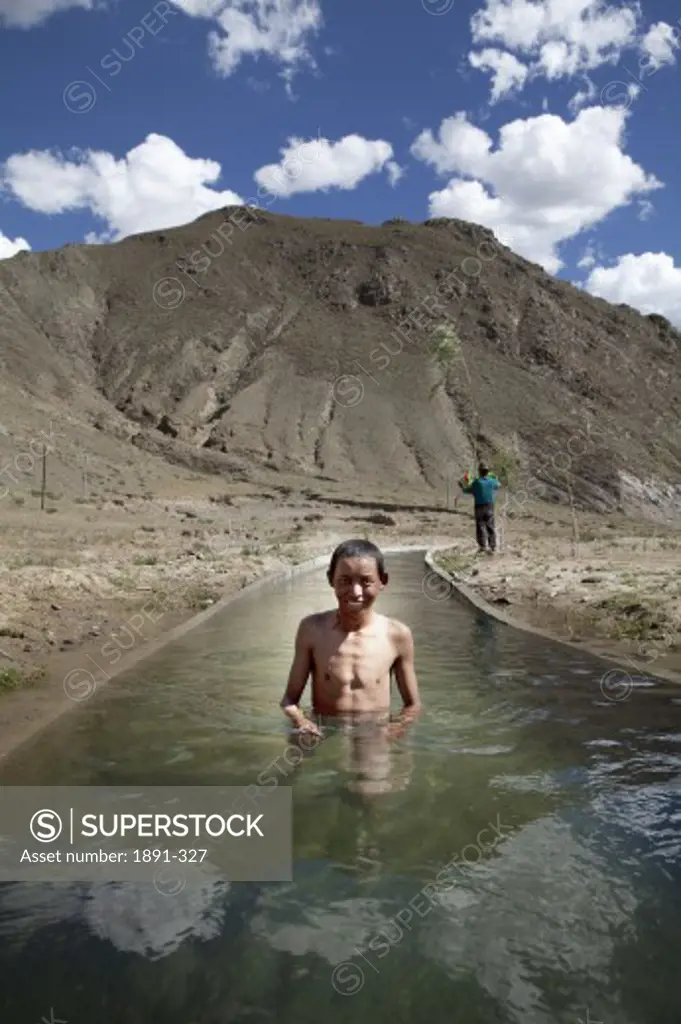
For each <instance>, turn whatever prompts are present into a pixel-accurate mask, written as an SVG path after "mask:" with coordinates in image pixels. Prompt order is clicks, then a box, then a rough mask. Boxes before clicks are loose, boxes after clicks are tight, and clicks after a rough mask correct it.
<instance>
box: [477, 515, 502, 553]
mask: <svg viewBox="0 0 681 1024" xmlns="http://www.w3.org/2000/svg"><path fill="white" fill-rule="evenodd" d="M475 539H476V540H477V542H478V547H479V548H480V550H481V551H484V550H485V548H486V547H487V544H488V543H489V549H490V551H495V550H496V546H497V535H496V530H495V528H494V505H476V506H475Z"/></svg>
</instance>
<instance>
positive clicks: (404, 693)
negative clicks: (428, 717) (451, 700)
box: [393, 623, 421, 725]
mask: <svg viewBox="0 0 681 1024" xmlns="http://www.w3.org/2000/svg"><path fill="white" fill-rule="evenodd" d="M396 646H397V658H396V659H395V662H394V664H393V668H394V671H395V681H396V683H397V688H398V690H399V691H400V696H401V698H402V703H403V705H404V707H403V708H402V711H401V713H400V715H399V718H398V722H401V723H403V724H404V725H407V724H408V723H409V722H411V721H412V720H413V719H414V718H416V716H417V715H418V714H420V712H421V697H420V694H419V684H418V681H417V679H416V667H415V665H414V638H413V636H412V633H411V630H410V629H409V627H408V626H405V625H404V624H403V623H399V627H398V631H397V636H396Z"/></svg>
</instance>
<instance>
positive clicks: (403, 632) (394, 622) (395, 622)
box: [385, 617, 411, 640]
mask: <svg viewBox="0 0 681 1024" xmlns="http://www.w3.org/2000/svg"><path fill="white" fill-rule="evenodd" d="M385 621H386V626H387V629H388V630H389V632H390V635H391V636H392V638H393V640H405V639H407V638H408V637H411V629H410V628H409V626H408V625H407V624H406V622H402V621H401V620H400V619H389V618H387V617H386V619H385Z"/></svg>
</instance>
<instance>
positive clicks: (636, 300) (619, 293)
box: [584, 252, 681, 328]
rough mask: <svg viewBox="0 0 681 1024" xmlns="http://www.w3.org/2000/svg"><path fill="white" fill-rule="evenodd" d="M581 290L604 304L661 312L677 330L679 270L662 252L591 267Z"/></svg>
mask: <svg viewBox="0 0 681 1024" xmlns="http://www.w3.org/2000/svg"><path fill="white" fill-rule="evenodd" d="M584 287H585V288H586V290H587V291H588V292H591V294H592V295H598V296H599V297H600V298H602V299H607V300H608V302H618V303H619V302H626V303H627V305H628V306H633V307H634V308H635V309H640V311H641V312H642V313H661V314H662V316H666V317H667V319H668V320H669V321H671V323H673V324H674V325H675V326H676V327H678V328H681V267H677V266H676V265H675V263H674V260H673V258H672V257H671V256H668V255H667V253H665V252H644V253H641V254H640V255H638V256H637V255H634V253H627V254H626V256H620V257H619V259H618V261H617V263H616V265H615V266H614V267H603V266H598V267H594V268H593V269H592V271H591V273H590V274H589V276H588V278H587V280H586V282H585V284H584Z"/></svg>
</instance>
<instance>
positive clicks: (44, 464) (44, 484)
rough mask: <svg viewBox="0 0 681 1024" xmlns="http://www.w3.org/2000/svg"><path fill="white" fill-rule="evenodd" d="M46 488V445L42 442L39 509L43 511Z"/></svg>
mask: <svg viewBox="0 0 681 1024" xmlns="http://www.w3.org/2000/svg"><path fill="white" fill-rule="evenodd" d="M46 487H47V445H46V444H45V442H44V441H43V479H42V484H41V487H40V509H41V511H44V510H45V489H46Z"/></svg>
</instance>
